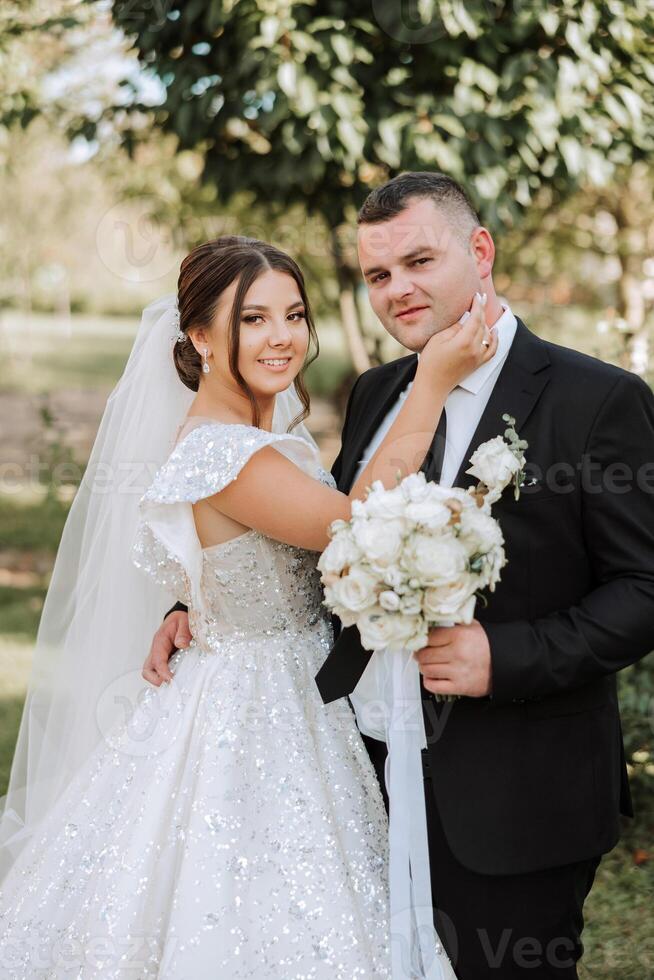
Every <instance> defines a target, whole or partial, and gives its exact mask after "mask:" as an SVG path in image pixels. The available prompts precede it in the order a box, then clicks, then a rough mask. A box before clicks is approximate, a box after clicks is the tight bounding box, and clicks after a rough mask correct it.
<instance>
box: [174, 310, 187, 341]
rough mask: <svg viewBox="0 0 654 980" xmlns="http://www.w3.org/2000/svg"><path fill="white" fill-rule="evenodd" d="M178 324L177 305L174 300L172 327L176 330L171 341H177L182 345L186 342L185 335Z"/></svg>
mask: <svg viewBox="0 0 654 980" xmlns="http://www.w3.org/2000/svg"><path fill="white" fill-rule="evenodd" d="M179 323H180V319H179V307H178V305H177V300H175V308H174V309H173V327H175V328H176V332H175V333H174V334H173V338H172V339H173V340H174V341H177V343H178V344H182V343H184V341H185V340H186V334H185V333H184V331H183V330H181V329H180V326H179Z"/></svg>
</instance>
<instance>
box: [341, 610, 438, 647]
mask: <svg viewBox="0 0 654 980" xmlns="http://www.w3.org/2000/svg"><path fill="white" fill-rule="evenodd" d="M357 626H358V628H359V634H360V636H361V644H362V646H363V647H364V648H365V649H366V650H383V649H384V648H385V647H403V648H406V649H409V650H419V649H420V648H421V647H423V646H425V644H426V642H427V627H426V624H425V623H424V622H423V621H422V619H421V618H420V617H419V616H403V615H401V614H400V613H389V612H385V611H384V610H383V609H382V608H381V606H374V607H373V608H372V609H370V610H368V611H367V612H366V613H364V614H363V616H361V617H360V618H359V621H358V623H357Z"/></svg>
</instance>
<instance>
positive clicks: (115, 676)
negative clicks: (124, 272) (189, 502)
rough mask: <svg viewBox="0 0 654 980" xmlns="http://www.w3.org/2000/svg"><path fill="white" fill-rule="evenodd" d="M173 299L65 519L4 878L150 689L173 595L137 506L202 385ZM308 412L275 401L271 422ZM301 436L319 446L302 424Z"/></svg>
mask: <svg viewBox="0 0 654 980" xmlns="http://www.w3.org/2000/svg"><path fill="white" fill-rule="evenodd" d="M176 335H177V317H176V305H175V296H174V295H168V296H164V297H162V298H161V299H158V300H156V301H155V302H153V303H151V304H150V305H149V306H147V307H146V308H145V310H144V311H143V315H142V319H141V324H140V327H139V330H138V333H137V335H136V340H135V342H134V346H133V348H132V351H131V353H130V356H129V359H128V361H127V365H126V367H125V370H124V372H123V375H122V377H121V378H120V380H119V381H118V384H117V385H116V387H115V388H114V390H113V391H112V393H111V395H110V396H109V399H108V401H107V406H106V408H105V411H104V414H103V416H102V420H101V422H100V427H99V429H98V434H97V437H96V440H95V443H94V445H93V449H92V452H91V455H90V458H89V462H88V466H87V469H86V471H85V474H84V478H83V480H82V482H81V484H80V487H79V489H78V492H77V494H76V496H75V499H74V501H73V504H72V506H71V509H70V513H69V515H68V518H67V521H66V524H65V527H64V531H63V535H62V538H61V542H60V545H59V550H58V552H57V557H56V561H55V565H54V569H53V573H52V578H51V581H50V586H49V588H48V592H47V595H46V599H45V604H44V607H43V613H42V616H41V620H40V624H39V629H38V633H37V639H36V646H35V650H34V657H33V666H32V673H31V677H30V682H29V687H28V692H27V698H26V702H25V707H24V710H23V715H22V719H21V724H20V730H19V734H18V741H17V744H16V750H15V755H14V760H13V765H12V770H11V776H10V781H9V787H8V791H7V795H6V796H5V797H3V798H2V800H1V801H0V803H1V804H2V807H3V811H2V815H1V816H0V879H2V877H4V874H5V873H6V871H7V870H8V869H9V867H10V866H11V864H12V863H13V861H14V860H15V858H16V856H17V855H18V853H19V852H20V850H21V849H22V847H23V846H24V844H25V842H26V841H27V839H28V838H29V836H30V835H31V833H32V832H33V831H34V829H35V827H36V825H37V824H38V822H39V821H40V820H41V819H42V818H43V817H44V816H45V815H46V814H47V813H48V811H49V809H50V808H51V806H52V804H53V803H54V801H55V800H56V799H57V797H58V796H59V795H60V794H61V792H62V790H63V789H64V788H65V787H66V786H67V785H68V783H69V782H70V781H71V779H72V778H73V776H74V775H75V773H76V772H77V770H78V769H79V768H80V766H81V765H82V764H83V762H84V761H85V759H87V758H88V756H89V755H90V754H91V753H92V752H93V750H94V749H95V748H96V746H97V745H98V744H99V742H100V741H101V740H102V739H103V738H105V737H106V736H107V734H108V733H109V732H110V731H111V730H112V729H113V728H114V727H115V726H116V725H117V724H118V723H120V722H124V721H126V720H127V719H126V712H127V711H128V709H129V708H130V706H132V707H133V705H134V704H135V702H136V700H137V696H138V693H139V692H140V691H142V690H143V688H144V687H146V686H147V685H146V682H145V681H144V680H143V678H142V676H141V668H142V665H143V661H144V660H145V657H146V656H147V653H148V650H149V648H150V643H151V640H152V636H153V634H154V632H155V631H156V630H157V628H158V626H159V624H160V623H161V620H162V618H163V615H164V613H165V611H166V610H167V609H168V608H169V607H170V605H171V604H172V602H174V600H175V598H176V597H175V596H173V595H170V594H166V593H165V591H164V590H163V589H162V588H161V587H160V586H158V585H156V584H155V583H154V582H153V581H152V580H151V579H150V578H149V577H148V576H146V575H145V574H143V573H142V572H140V571H138V569H137V568H136V567H135V566H134V565H133V564H132V560H131V548H132V544H133V541H134V537H135V533H136V529H137V522H138V503H139V500H140V498H141V496H142V495H143V494H144V493H145V491H146V490H147V488H148V487H149V485H150V483H151V482H152V479H153V477H154V475H155V473H156V471H157V470H158V468H159V467H160V466H161V465H162V464H163V463H164V462H165V460H166V459H167V457H168V455H169V454H170V452H171V450H172V448H173V445H174V443H175V437H176V435H177V432H178V430H179V428H180V426H181V425H182V423H183V422H184V419H185V416H186V413H187V411H188V409H189V407H190V404H191V402H192V401H193V398H194V397H195V392H193V391H191V390H190V389H189V388H186V386H185V385H184V384H182V382H181V381H180V379H179V376H178V375H177V372H176V370H175V367H174V363H173V357H172V347H173V344H174V343H175V338H176ZM299 408H300V404H299V399H298V397H297V395H296V394H295V390H294V388H293V387H291V388H289V389H287V391H286V392H282V393H281V394H280V395H278V396H277V399H276V405H275V414H274V421H273V429H274V431H276V432H285V431H286V430H287V428H288V425H289V424H290V422H291V421H292V419H293V418H294V417H295V416H296V415H297V413H298V411H299ZM293 431H294V433H295V434H297V435H302V436H304V437H305V438H306V439H308V440H309V441H311V442H312V444H313V445H314V446H315V443H313V440H312V439H311V436H310V435H309V433H308V431H307V430H306V428H305V427H304V426H303V425H301V426H297V427H295V428H294V430H293Z"/></svg>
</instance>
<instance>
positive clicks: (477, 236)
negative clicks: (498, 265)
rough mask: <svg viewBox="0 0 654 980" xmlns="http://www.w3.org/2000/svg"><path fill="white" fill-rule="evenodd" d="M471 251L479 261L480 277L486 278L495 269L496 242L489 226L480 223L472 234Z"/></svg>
mask: <svg viewBox="0 0 654 980" xmlns="http://www.w3.org/2000/svg"><path fill="white" fill-rule="evenodd" d="M470 251H471V252H472V254H473V255H474V257H475V261H476V262H477V269H478V271H479V278H480V279H486V278H487V277H488V276H490V275H491V273H492V271H493V263H494V261H495V242H494V241H493V236H492V235H491V233H490V231H489V230H488V228H484V227H483V226H482V225H479V226H478V227H477V228H475V230H474V231H473V233H472V235H471V236H470Z"/></svg>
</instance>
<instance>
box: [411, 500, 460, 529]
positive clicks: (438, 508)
mask: <svg viewBox="0 0 654 980" xmlns="http://www.w3.org/2000/svg"><path fill="white" fill-rule="evenodd" d="M405 516H406V519H407V520H408V521H413V523H414V524H420V525H421V526H422V527H428V528H430V530H434V531H437V530H438V529H439V528H441V527H445V525H446V524H449V521H450V518H451V517H452V512H451V510H450V509H449V507H446V506H445V504H443V503H441V502H440V501H436V500H430V499H429V498H428V497H425V498H423V499H422V500H415V501H412V502H411V503H408V504H407V505H406V510H405Z"/></svg>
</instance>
